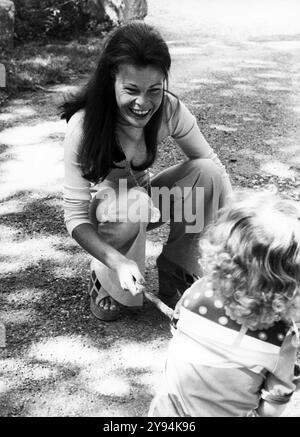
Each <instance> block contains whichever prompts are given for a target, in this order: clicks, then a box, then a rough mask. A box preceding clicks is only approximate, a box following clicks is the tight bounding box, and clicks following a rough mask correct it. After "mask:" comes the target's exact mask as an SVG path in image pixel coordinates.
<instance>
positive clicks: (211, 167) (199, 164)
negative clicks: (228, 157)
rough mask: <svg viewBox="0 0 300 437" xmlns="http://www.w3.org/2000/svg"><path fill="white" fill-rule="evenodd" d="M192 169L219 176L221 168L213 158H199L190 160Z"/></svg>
mask: <svg viewBox="0 0 300 437" xmlns="http://www.w3.org/2000/svg"><path fill="white" fill-rule="evenodd" d="M188 163H189V166H190V169H191V171H193V172H197V173H198V174H200V175H203V176H209V177H211V178H214V177H216V178H219V177H220V176H221V170H220V168H219V167H218V166H217V164H215V163H214V162H213V161H212V160H211V159H204V158H197V159H191V160H189V161H188Z"/></svg>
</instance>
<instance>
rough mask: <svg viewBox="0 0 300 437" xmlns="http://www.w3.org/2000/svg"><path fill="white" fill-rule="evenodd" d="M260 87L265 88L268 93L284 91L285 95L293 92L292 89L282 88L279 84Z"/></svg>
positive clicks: (269, 83) (262, 84) (271, 83)
mask: <svg viewBox="0 0 300 437" xmlns="http://www.w3.org/2000/svg"><path fill="white" fill-rule="evenodd" d="M259 86H260V87H263V88H265V89H266V90H267V91H282V92H285V93H289V92H292V91H293V90H292V89H291V88H288V87H286V86H282V85H281V84H279V83H278V82H265V83H260V84H259Z"/></svg>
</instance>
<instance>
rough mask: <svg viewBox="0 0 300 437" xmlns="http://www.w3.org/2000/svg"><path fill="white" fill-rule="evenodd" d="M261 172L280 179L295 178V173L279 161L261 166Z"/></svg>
mask: <svg viewBox="0 0 300 437" xmlns="http://www.w3.org/2000/svg"><path fill="white" fill-rule="evenodd" d="M261 170H262V171H264V172H266V173H269V174H271V175H274V176H279V177H282V178H292V177H295V176H296V174H295V172H294V171H293V170H292V169H291V168H290V166H289V165H288V164H284V163H282V162H279V161H269V162H266V163H264V164H262V165H261Z"/></svg>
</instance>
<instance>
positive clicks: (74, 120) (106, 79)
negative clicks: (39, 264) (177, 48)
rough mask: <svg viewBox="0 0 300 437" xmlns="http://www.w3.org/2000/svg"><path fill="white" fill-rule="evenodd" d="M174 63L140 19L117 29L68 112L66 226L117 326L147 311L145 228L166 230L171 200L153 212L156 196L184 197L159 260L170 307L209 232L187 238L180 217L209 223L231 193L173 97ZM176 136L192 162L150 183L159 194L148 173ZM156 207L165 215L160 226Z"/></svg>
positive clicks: (105, 313)
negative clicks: (189, 210)
mask: <svg viewBox="0 0 300 437" xmlns="http://www.w3.org/2000/svg"><path fill="white" fill-rule="evenodd" d="M170 65H171V59H170V54H169V50H168V47H167V45H166V43H165V41H164V40H163V38H162V37H161V35H160V34H159V33H158V32H157V31H156V30H155V29H154V28H152V27H151V26H149V25H147V24H145V23H143V22H138V21H135V22H131V23H129V24H127V25H124V26H122V27H120V28H118V29H116V30H115V31H113V32H112V34H111V35H110V36H109V38H108V40H107V41H106V43H105V45H104V47H103V50H102V53H101V56H100V60H99V63H98V67H97V69H96V71H95V73H94V75H93V77H92V78H91V80H90V81H89V82H88V84H87V86H86V87H85V88H84V89H83V90H82V91H81V92H80V93H79V94H78V95H76V96H75V97H73V98H72V99H70V100H69V101H66V102H65V103H64V105H63V114H62V117H63V118H65V119H66V120H67V121H68V128H67V133H66V138H65V184H64V209H65V222H66V226H67V229H68V231H69V233H70V235H71V236H72V237H73V238H74V239H75V240H76V241H77V242H78V243H79V245H80V246H81V247H83V248H84V249H85V250H86V251H87V252H88V253H89V254H91V255H92V256H93V261H92V264H91V281H90V294H91V310H92V313H93V314H94V315H95V316H96V317H98V318H99V319H101V320H115V319H116V318H117V317H118V316H119V313H120V304H123V305H125V306H129V307H133V306H141V305H142V293H141V291H142V288H143V283H144V279H143V272H144V260H145V240H146V230H147V229H150V228H151V229H153V227H155V226H159V225H160V224H162V222H163V221H164V220H163V219H164V216H166V214H165V212H166V211H164V209H166V208H167V205H166V203H168V202H166V201H165V198H164V196H162V200H161V202H159V201H158V200H157V199H153V200H154V202H155V205H153V203H152V201H151V199H150V197H149V195H151V194H152V193H153V190H155V189H164V190H165V192H164V193H165V197H166V196H167V195H168V194H170V190H172V189H173V188H176V190H177V191H176V194H175V195H174V196H173V197H172V196H170V198H171V201H170V204H171V207H170V218H171V223H170V235H169V238H168V241H167V243H166V244H165V246H164V248H163V251H162V254H161V255H160V256H159V258H158V260H157V265H158V273H159V294H160V297H161V298H162V299H163V300H164V301H165V302H166V303H167V304H168V305H170V306H174V305H175V303H176V301H177V300H178V297H180V293H178V291H179V292H182V291H183V290H185V289H186V288H187V286H189V285H190V284H191V283H192V282H193V281H194V279H195V278H196V277H198V276H199V274H200V272H199V267H198V264H197V262H196V257H195V256H194V252H195V251H196V250H197V246H198V240H199V237H200V235H201V231H202V228H201V229H200V230H199V229H197V231H193V232H187V230H186V225H187V220H185V218H183V219H181V220H178V219H176V217H175V215H176V211H177V213H178V211H179V210H181V211H182V209H183V208H184V206H185V205H187V204H188V202H190V203H191V204H192V206H193V207H194V208H196V215H197V216H201V217H202V216H203V225H204V226H206V225H207V224H208V223H209V222H210V221H211V220H212V219H214V217H215V216H216V213H217V211H218V209H219V207H220V206H222V204H223V203H224V198H225V196H226V195H227V193H229V192H230V191H231V186H230V182H229V178H228V176H227V174H226V172H225V170H224V168H223V166H222V165H221V163H220V161H219V159H218V158H217V156H216V155H215V154H214V152H213V151H212V149H211V148H210V146H209V145H208V144H207V142H206V141H205V139H204V138H203V136H202V134H201V132H200V130H199V128H198V126H197V123H196V120H195V117H193V116H192V114H191V113H190V112H189V111H188V109H187V108H186V107H185V106H184V105H183V103H182V102H180V100H179V99H177V98H176V97H175V96H174V95H173V94H171V93H170V92H169V91H168V90H167V83H168V74H169V70H170ZM169 135H171V136H172V137H173V138H174V139H175V140H176V141H177V143H178V145H179V147H180V148H181V149H182V151H183V152H184V153H185V155H186V156H187V158H188V159H187V160H186V161H185V162H183V163H180V164H177V165H175V166H173V167H170V168H168V169H166V170H164V171H163V172H161V173H159V174H157V175H156V176H154V177H153V178H151V186H152V188H150V175H149V171H148V168H149V167H150V166H151V165H152V164H153V162H154V160H155V158H156V151H157V145H158V144H159V143H160V142H161V141H162V140H163V139H164V138H166V137H167V136H169ZM121 182H122V183H123V185H122V184H121ZM125 183H126V186H125ZM92 184H93V186H92ZM124 187H125V189H123V188H124ZM197 189H198V190H197ZM92 191H94V193H96V195H95V196H94V200H93V202H92V204H91V207H90V201H91V193H92ZM112 193H113V194H114V195H112ZM199 193H200V194H199ZM173 194H174V193H173ZM199 196H200V197H199ZM159 203H160V204H159ZM137 204H138V205H139V206H140V210H139V211H140V216H139V217H138V218H137V219H135V220H133V219H132V217H131V218H130V217H129V215H130V214H129V212H131V213H132V211H133V210H135V211H136V210H137V208H136V206H137ZM156 207H159V208H160V211H161V212H163V213H164V214H163V217H162V218H161V220H159V221H158V222H157V223H155V221H157V219H158V210H157V208H156ZM167 209H168V208H167ZM145 210H147V211H148V212H149V214H148V218H147V217H146V218H145V217H142V215H145V214H142V212H143V211H145ZM131 216H132V214H131ZM135 216H136V215H135ZM149 222H153V223H149ZM194 222H195V220H194ZM189 224H191V221H190V222H189Z"/></svg>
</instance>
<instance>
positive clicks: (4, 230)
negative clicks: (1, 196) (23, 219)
mask: <svg viewBox="0 0 300 437" xmlns="http://www.w3.org/2000/svg"><path fill="white" fill-rule="evenodd" d="M1 215H2V213H1V205H0V217H1ZM18 234H19V231H18V230H17V229H15V228H13V227H10V226H5V225H0V235H1V243H4V242H6V243H11V242H12V240H14V239H15V238H17V237H18ZM1 246H2V244H1ZM0 256H1V252H0Z"/></svg>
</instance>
